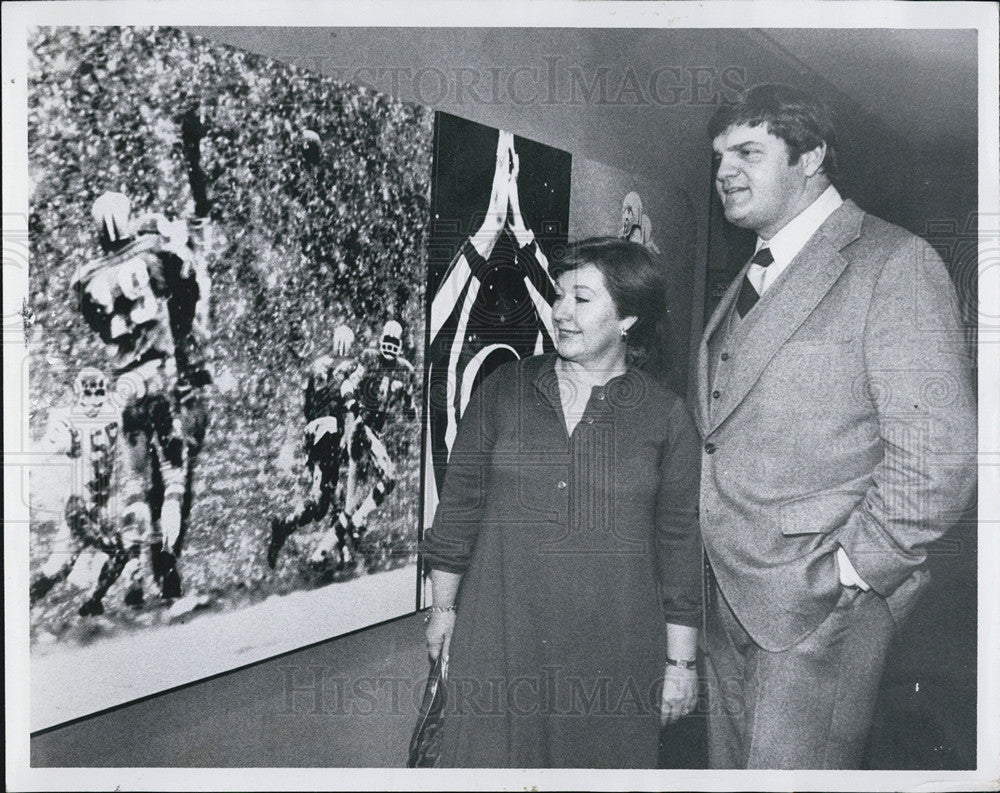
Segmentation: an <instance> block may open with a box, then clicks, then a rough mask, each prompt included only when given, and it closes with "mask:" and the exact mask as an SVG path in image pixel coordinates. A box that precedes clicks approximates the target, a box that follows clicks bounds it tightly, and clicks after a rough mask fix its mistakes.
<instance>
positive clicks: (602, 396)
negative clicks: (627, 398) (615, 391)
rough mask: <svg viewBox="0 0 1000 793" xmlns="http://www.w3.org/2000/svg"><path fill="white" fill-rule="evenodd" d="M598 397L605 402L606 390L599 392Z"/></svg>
mask: <svg viewBox="0 0 1000 793" xmlns="http://www.w3.org/2000/svg"><path fill="white" fill-rule="evenodd" d="M597 398H598V399H600V400H601V401H602V402H603V401H604V392H603V391H601V393H599V394H598V395H597Z"/></svg>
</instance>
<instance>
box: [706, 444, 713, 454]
mask: <svg viewBox="0 0 1000 793" xmlns="http://www.w3.org/2000/svg"><path fill="white" fill-rule="evenodd" d="M705 453H706V454H715V444H714V443H706V444H705Z"/></svg>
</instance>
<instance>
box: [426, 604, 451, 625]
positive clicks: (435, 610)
mask: <svg viewBox="0 0 1000 793" xmlns="http://www.w3.org/2000/svg"><path fill="white" fill-rule="evenodd" d="M449 611H458V606H454V605H452V606H430V607H429V608H428V609H427V613H426V614H425V615H424V623H428V622H430V621H431V614H447V613H448V612H449Z"/></svg>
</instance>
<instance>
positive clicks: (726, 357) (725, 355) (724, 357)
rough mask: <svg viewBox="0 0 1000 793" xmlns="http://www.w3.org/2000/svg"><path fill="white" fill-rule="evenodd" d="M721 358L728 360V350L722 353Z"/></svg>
mask: <svg viewBox="0 0 1000 793" xmlns="http://www.w3.org/2000/svg"><path fill="white" fill-rule="evenodd" d="M722 360H724V361H728V360H729V353H728V352H724V353H722Z"/></svg>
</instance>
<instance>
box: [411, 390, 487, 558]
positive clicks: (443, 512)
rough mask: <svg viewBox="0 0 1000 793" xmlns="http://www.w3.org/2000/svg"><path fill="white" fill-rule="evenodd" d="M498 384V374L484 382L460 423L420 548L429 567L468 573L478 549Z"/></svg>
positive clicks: (474, 394) (471, 400)
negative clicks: (439, 493)
mask: <svg viewBox="0 0 1000 793" xmlns="http://www.w3.org/2000/svg"><path fill="white" fill-rule="evenodd" d="M496 384H497V378H496V376H495V375H493V376H490V377H488V378H486V380H484V381H483V383H482V384H481V385H480V386H479V388H477V389H476V390H475V391H474V392H473V394H472V396H471V397H470V398H469V404H468V406H467V408H466V410H465V412H464V413H463V414H462V419H461V421H460V422H459V427H458V434H457V435H456V437H455V443H454V444H453V446H452V449H451V455H450V456H449V457H448V467H447V469H446V470H445V478H444V485H443V487H442V491H441V500H440V502H439V503H438V506H437V512H436V513H435V515H434V524H433V526H432V527H431V528H430V529H429V530H428V531H427V532H425V534H424V538H423V540H422V541H421V543H420V549H419V550H420V553H421V555H422V557H423V559H424V561H425V562H426V563H427V565H428V566H430V567H431V568H433V569H436V570H444V571H446V572H449V573H464V572H465V570H466V568H467V567H468V566H469V562H470V561H471V559H472V553H473V551H474V550H475V546H476V538H477V536H478V535H479V529H480V526H481V524H482V516H483V507H484V505H485V503H486V491H487V487H488V485H489V475H490V466H491V460H492V451H493V443H494V440H495V436H496V433H495V419H496V414H495V406H496V400H497V399H498V398H501V396H500V394H499V393H498V389H497V387H496Z"/></svg>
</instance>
